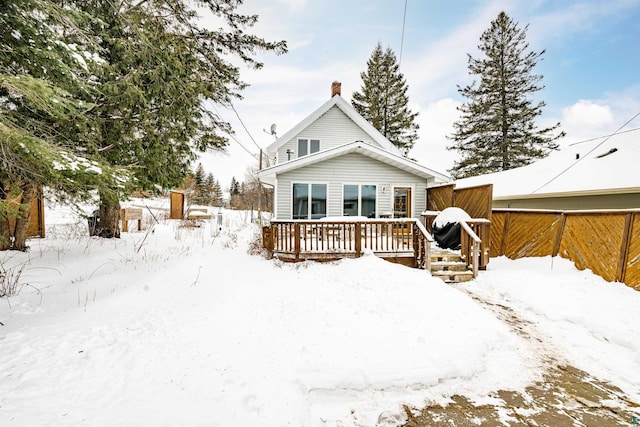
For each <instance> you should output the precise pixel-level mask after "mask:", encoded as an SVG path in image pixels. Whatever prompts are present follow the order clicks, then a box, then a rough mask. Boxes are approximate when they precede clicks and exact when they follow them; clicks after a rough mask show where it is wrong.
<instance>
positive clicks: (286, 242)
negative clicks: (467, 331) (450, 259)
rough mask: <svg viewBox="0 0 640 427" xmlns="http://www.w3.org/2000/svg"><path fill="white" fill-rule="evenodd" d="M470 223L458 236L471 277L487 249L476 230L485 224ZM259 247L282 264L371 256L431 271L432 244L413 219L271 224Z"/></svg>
mask: <svg viewBox="0 0 640 427" xmlns="http://www.w3.org/2000/svg"><path fill="white" fill-rule="evenodd" d="M471 224H472V225H468V224H464V226H463V230H462V232H461V233H462V234H461V237H462V243H463V247H462V251H461V255H460V258H461V260H462V261H460V262H462V263H463V265H464V266H465V267H467V268H470V269H471V272H472V275H473V277H476V276H477V273H478V269H481V268H484V266H485V265H486V262H488V248H487V249H486V251H484V247H483V245H482V241H481V239H480V238H479V237H478V236H477V235H476V232H475V231H476V230H477V231H478V232H480V231H482V232H483V233H484V234H486V232H485V231H484V230H485V227H484V226H488V221H484V220H476V222H475V223H471ZM263 246H264V247H265V249H267V250H268V251H269V252H270V254H271V255H272V256H273V257H275V258H278V259H281V260H283V261H287V262H300V261H307V260H313V261H334V260H338V259H341V258H357V257H360V256H361V255H362V254H363V253H364V252H367V251H370V252H372V253H373V254H375V255H376V256H378V257H380V258H383V259H386V260H388V261H392V262H395V263H399V264H403V265H406V266H409V267H414V268H421V269H426V270H429V271H432V268H431V262H432V251H433V249H432V247H433V246H434V241H433V237H432V236H431V234H430V233H429V232H428V231H427V229H426V228H425V227H424V225H423V224H422V222H421V221H419V220H417V219H414V218H402V219H368V220H357V221H356V220H354V221H345V220H339V221H331V220H328V219H323V220H316V221H309V220H297V221H296V220H294V221H287V220H273V221H271V224H270V225H269V226H267V227H264V228H263ZM483 253H484V254H487V256H486V257H485V256H483ZM459 275H460V276H461V277H462V275H463V274H459Z"/></svg>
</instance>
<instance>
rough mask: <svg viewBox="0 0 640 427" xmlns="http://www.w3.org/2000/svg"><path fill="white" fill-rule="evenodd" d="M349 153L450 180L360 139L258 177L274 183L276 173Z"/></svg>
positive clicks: (296, 160) (265, 170)
mask: <svg viewBox="0 0 640 427" xmlns="http://www.w3.org/2000/svg"><path fill="white" fill-rule="evenodd" d="M334 98H336V97H334ZM349 153H358V154H362V155H365V156H368V157H370V158H372V159H376V160H378V161H380V162H383V163H386V164H388V165H390V166H394V167H396V168H398V169H401V170H404V171H406V172H409V173H412V174H414V175H417V176H420V177H422V178H425V179H427V178H434V179H435V180H436V182H437V183H443V182H448V181H450V180H451V179H450V177H448V176H447V175H444V174H442V173H440V172H436V171H434V170H432V169H429V168H427V167H424V166H422V165H420V164H418V163H416V162H414V161H413V160H409V159H407V158H406V157H402V156H401V155H399V154H394V153H392V152H389V151H387V150H383V149H382V148H379V147H376V146H374V145H372V144H369V143H366V142H362V141H354V142H349V143H347V144H344V145H340V146H338V147H334V148H330V149H328V150H323V151H318V152H316V153H313V154H309V155H307V156H303V157H298V158H297V159H294V160H290V161H288V162H284V163H280V164H277V165H274V166H271V167H269V168H266V169H263V170H261V171H258V177H259V178H260V180H261V181H263V182H266V183H268V184H273V183H275V179H276V176H277V175H278V174H281V173H284V172H290V171H293V170H296V169H299V168H302V167H305V166H308V165H311V164H315V163H318V162H322V161H324V160H328V159H332V158H335V157H339V156H342V155H345V154H349Z"/></svg>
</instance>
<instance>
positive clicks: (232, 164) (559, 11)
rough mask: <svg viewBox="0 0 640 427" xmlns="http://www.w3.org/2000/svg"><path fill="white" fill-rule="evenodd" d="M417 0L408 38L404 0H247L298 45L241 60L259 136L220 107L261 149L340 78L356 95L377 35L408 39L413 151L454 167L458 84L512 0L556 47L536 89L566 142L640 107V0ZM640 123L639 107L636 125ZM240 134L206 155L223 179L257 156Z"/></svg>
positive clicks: (271, 31)
mask: <svg viewBox="0 0 640 427" xmlns="http://www.w3.org/2000/svg"><path fill="white" fill-rule="evenodd" d="M406 6H407V13H406V21H405V24H404V26H405V29H404V41H403V42H402V40H403V39H402V27H403V14H404V9H405V0H342V1H340V0H270V1H265V0H245V3H244V4H243V5H242V6H241V8H240V11H241V12H245V13H256V14H258V15H259V16H260V20H259V23H258V24H257V26H256V27H254V30H253V32H254V33H256V34H258V35H260V36H261V37H264V38H266V39H271V40H276V39H278V40H279V39H284V40H287V42H288V45H289V53H287V54H285V55H282V56H275V55H260V59H261V60H262V61H263V62H264V64H265V65H264V68H263V69H261V70H259V71H252V70H248V69H246V68H242V76H243V79H244V80H245V81H246V82H248V83H249V84H250V85H251V86H250V87H249V88H248V89H247V90H246V91H244V93H243V96H244V99H243V100H241V101H238V102H236V103H235V108H236V110H237V111H238V114H239V116H240V118H241V119H242V121H243V122H244V124H245V125H246V127H247V128H248V130H249V134H250V135H251V136H249V134H248V133H247V132H246V131H245V130H244V129H243V127H242V126H241V124H240V123H239V121H238V120H237V118H236V116H235V113H234V112H233V111H229V110H225V109H224V108H220V107H218V108H217V111H218V112H219V113H220V115H222V116H223V117H224V118H226V119H228V120H229V121H230V122H231V123H232V125H233V127H234V129H235V130H236V138H237V140H238V141H240V143H242V144H243V145H244V146H245V147H247V148H248V149H249V150H250V151H254V152H255V151H257V148H256V145H258V146H261V147H266V146H267V145H268V144H269V143H271V142H272V141H273V138H272V137H271V136H270V135H268V134H266V133H265V132H263V129H269V127H270V125H271V124H272V123H275V124H276V125H277V129H278V134H279V135H282V134H284V133H285V132H286V131H287V130H288V129H290V128H291V127H293V126H294V125H295V124H297V123H298V122H299V121H300V120H302V119H304V117H306V116H307V115H308V114H310V113H311V112H312V111H313V110H315V109H316V108H317V107H319V106H320V105H321V104H322V103H323V102H324V101H326V100H327V99H328V98H329V96H330V87H331V82H332V81H334V80H337V81H340V82H342V96H343V98H345V99H346V100H347V101H350V100H351V94H352V93H353V92H354V91H356V90H358V89H359V88H360V85H361V79H360V72H362V71H364V70H365V69H366V61H367V59H368V58H369V56H370V54H371V51H372V50H373V48H374V47H375V45H376V43H378V42H380V43H381V44H382V45H383V47H390V48H391V49H393V50H394V51H395V53H396V55H397V56H398V57H400V50H401V47H402V57H401V58H400V59H401V72H402V73H403V74H404V75H405V78H406V80H407V84H408V86H409V99H410V105H411V108H412V109H413V110H414V111H419V113H420V115H419V118H418V120H419V123H420V127H421V129H420V139H419V140H418V142H417V143H416V145H415V146H414V149H413V150H412V151H411V152H410V153H409V155H410V156H411V157H413V158H415V159H417V160H418V161H420V162H421V163H423V164H424V165H426V166H428V167H431V168H433V169H436V170H438V171H442V172H446V170H447V169H449V168H450V167H451V166H452V164H453V161H455V160H456V159H457V153H455V152H452V151H448V150H446V148H445V147H446V146H447V145H449V144H450V141H448V140H447V139H446V136H447V135H450V134H451V132H452V124H453V123H454V122H455V120H456V119H457V117H458V113H457V110H456V107H457V106H458V105H460V103H461V102H463V101H464V98H462V97H460V95H459V94H458V92H457V90H456V85H466V84H468V83H470V81H471V77H470V76H469V75H468V72H467V54H471V55H472V56H476V57H477V56H479V55H480V54H479V52H478V50H477V45H478V43H479V38H480V35H481V34H482V32H483V31H484V30H486V29H487V28H488V27H489V25H490V23H491V21H492V20H494V19H495V18H496V17H497V15H498V13H499V12H500V11H502V10H504V11H505V12H506V13H507V14H508V15H509V16H510V17H511V18H512V19H513V20H514V21H517V22H518V23H519V26H520V27H521V28H524V27H525V26H526V25H527V24H528V25H529V29H528V32H527V41H528V42H529V44H530V49H532V50H535V51H540V50H543V49H545V50H546V53H545V55H544V57H543V60H542V61H540V62H539V63H538V66H537V67H536V69H535V71H536V72H537V73H539V74H542V75H543V76H544V78H543V80H542V83H543V84H544V85H545V89H544V90H542V91H541V92H539V93H538V94H537V95H536V97H537V99H542V100H544V101H545V102H546V104H547V105H546V107H545V108H544V110H543V115H542V116H541V117H540V118H539V124H540V126H544V125H546V124H550V123H555V122H558V121H559V122H561V124H562V129H563V130H564V131H565V132H566V133H567V138H566V140H565V141H564V143H565V144H567V143H571V142H575V141H579V140H584V139H587V138H593V137H597V136H601V135H604V134H606V133H609V132H613V131H615V130H616V129H618V128H619V127H620V126H622V125H623V124H624V123H625V122H626V121H627V120H629V119H631V118H632V117H633V116H634V115H635V114H637V113H639V112H640V0H604V1H588V0H584V1H578V0H576V1H572V0H566V1H560V0H555V1H552V0H548V1H547V0H528V1H520V0H512V1H473V0H469V1H461V0H448V1H445V0H407V2H406ZM634 127H640V118H636V119H635V120H634V121H633V122H632V123H630V124H629V125H628V126H627V128H634ZM251 137H253V139H254V140H255V143H254V142H253V141H252V139H251ZM639 143H640V142H639ZM230 144H231V145H230V146H229V149H228V154H227V155H208V156H206V157H203V164H204V166H205V169H206V170H207V171H208V172H212V173H213V174H214V176H216V177H217V178H218V179H219V180H220V182H221V184H222V186H223V187H225V186H227V185H228V182H229V181H230V179H231V176H235V177H236V178H237V179H240V180H243V179H244V173H245V170H246V168H247V167H249V166H252V165H255V164H256V162H255V161H254V159H253V158H252V157H251V156H250V155H249V154H248V153H247V152H246V151H245V150H243V149H241V148H240V146H239V144H238V142H236V141H233V140H232V141H231V143H230ZM639 160H640V159H639Z"/></svg>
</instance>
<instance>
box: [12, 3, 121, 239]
mask: <svg viewBox="0 0 640 427" xmlns="http://www.w3.org/2000/svg"><path fill="white" fill-rule="evenodd" d="M65 3H66V2H65ZM0 10H1V11H2V12H0V53H1V54H0V146H1V149H0V250H4V249H9V248H14V249H19V250H24V249H26V227H27V224H28V221H29V204H30V202H31V200H32V198H33V197H34V196H35V191H36V189H37V188H38V187H40V186H47V187H50V188H52V189H54V190H56V193H57V196H58V197H63V196H71V197H73V198H87V197H88V194H89V190H91V189H96V188H114V189H117V188H121V187H122V186H123V184H124V183H125V182H126V179H125V178H126V174H125V173H124V172H123V171H122V170H119V171H115V170H112V169H111V168H110V167H109V166H108V164H106V163H104V162H99V161H97V160H96V158H92V156H91V153H87V152H86V150H83V149H82V148H83V147H84V146H86V144H87V141H90V140H92V139H93V133H94V130H93V127H92V124H91V122H90V120H88V117H87V115H86V111H87V110H88V109H91V108H92V107H93V106H92V105H91V104H87V103H86V102H83V101H82V99H83V98H84V97H85V96H86V94H87V93H88V91H89V90H90V87H91V83H90V78H91V73H90V72H89V66H90V65H91V64H92V63H93V62H94V55H93V53H94V52H95V48H96V45H95V43H96V40H95V39H94V38H91V37H90V36H88V35H87V34H85V33H84V32H83V31H81V30H79V29H80V28H84V27H85V23H86V20H87V19H88V16H87V15H86V14H84V13H82V12H80V11H78V10H75V9H73V8H71V7H64V6H63V5H62V2H59V1H54V0H24V1H20V2H15V1H0ZM98 160H99V159H98ZM9 192H12V193H14V194H13V196H12V198H13V200H14V201H15V202H16V203H15V204H14V205H13V206H12V205H11V204H10V203H8V197H9ZM9 216H14V217H16V225H15V227H14V228H13V230H9V226H8V218H9Z"/></svg>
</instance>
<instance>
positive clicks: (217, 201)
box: [211, 179, 223, 207]
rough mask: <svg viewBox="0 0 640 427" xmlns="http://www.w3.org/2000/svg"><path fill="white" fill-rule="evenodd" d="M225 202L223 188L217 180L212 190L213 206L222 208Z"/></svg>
mask: <svg viewBox="0 0 640 427" xmlns="http://www.w3.org/2000/svg"><path fill="white" fill-rule="evenodd" d="M222 202H223V194H222V187H221V186H220V182H219V181H218V180H217V179H216V180H215V181H214V183H213V186H212V190H211V205H212V206H218V207H220V206H222Z"/></svg>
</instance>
